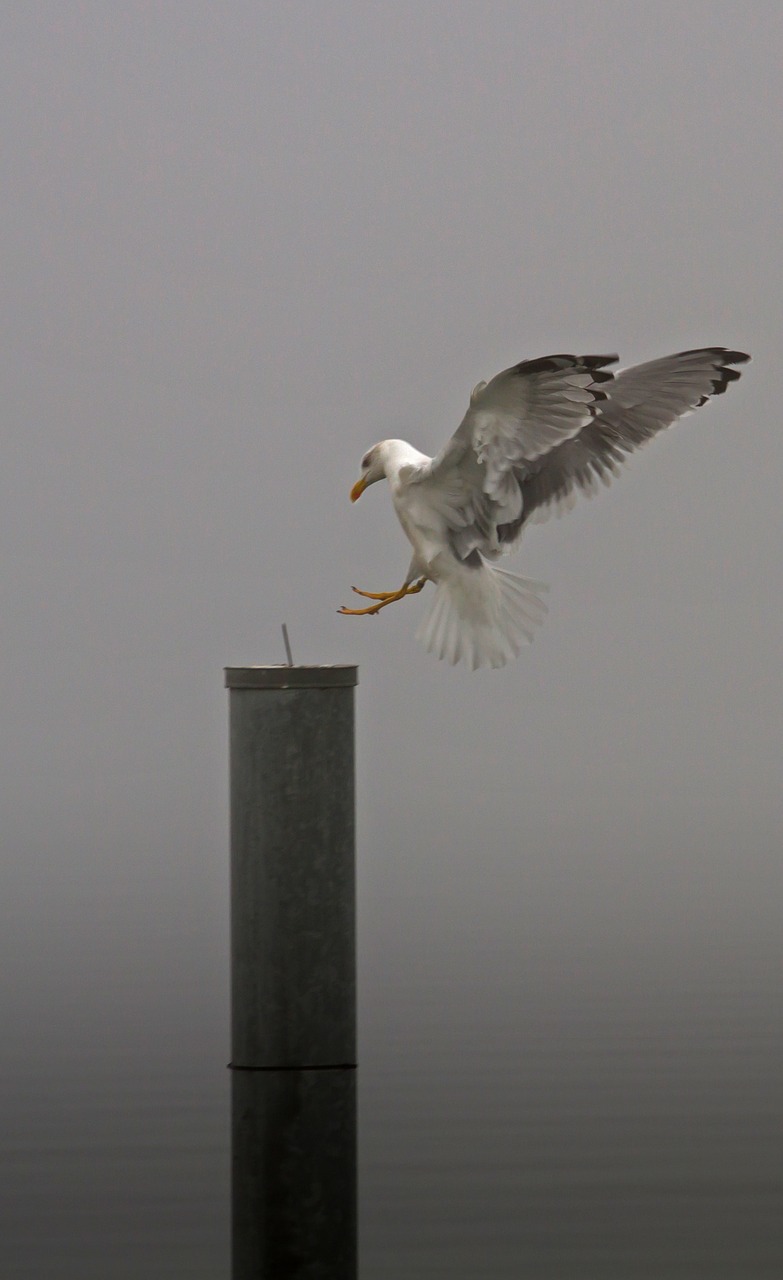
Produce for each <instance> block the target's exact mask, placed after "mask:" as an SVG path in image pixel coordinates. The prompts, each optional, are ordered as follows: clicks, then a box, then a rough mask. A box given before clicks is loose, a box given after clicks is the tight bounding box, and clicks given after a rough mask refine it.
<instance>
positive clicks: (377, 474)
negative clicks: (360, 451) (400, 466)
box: [351, 440, 386, 502]
mask: <svg viewBox="0 0 783 1280" xmlns="http://www.w3.org/2000/svg"><path fill="white" fill-rule="evenodd" d="M385 443H386V442H385V441H384V440H382V441H381V443H380V444H374V445H373V447H372V449H368V450H367V452H366V453H365V455H364V457H363V458H362V469H361V473H360V475H359V479H358V480H357V481H356V484H355V485H354V486H353V488H352V489H351V502H355V501H356V499H357V498H360V497H361V496H362V494H363V493H364V491H365V489H366V488H368V486H369V485H371V484H375V482H376V480H382V479H383V477H384V476H385V475H386V451H385V449H384V445H385Z"/></svg>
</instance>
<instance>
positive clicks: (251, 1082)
mask: <svg viewBox="0 0 783 1280" xmlns="http://www.w3.org/2000/svg"><path fill="white" fill-rule="evenodd" d="M356 682H357V669H356V667H353V666H333V667H282V666H266V667H228V668H226V685H227V687H228V688H229V689H230V691H231V692H230V740H231V1011H232V1017H231V1024H232V1025H231V1057H232V1060H231V1067H232V1211H233V1226H232V1275H233V1280H292V1278H294V1277H297V1278H298V1277H305V1276H307V1277H308V1280H317V1278H319V1277H323V1280H327V1277H328V1280H355V1277H356V1265H357V1264H356V1256H357V1250H356V1070H355V1068H356V959H355V936H356V909H355V877H354V854H355V839H354V710H353V703H354V686H355V684H356Z"/></svg>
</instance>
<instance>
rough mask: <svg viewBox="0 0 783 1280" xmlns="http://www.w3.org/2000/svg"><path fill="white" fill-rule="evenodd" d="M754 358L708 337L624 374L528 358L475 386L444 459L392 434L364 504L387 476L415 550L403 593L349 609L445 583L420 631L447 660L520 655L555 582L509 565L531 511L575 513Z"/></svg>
mask: <svg viewBox="0 0 783 1280" xmlns="http://www.w3.org/2000/svg"><path fill="white" fill-rule="evenodd" d="M749 359H750V356H749V355H746V353H745V352H743V351H730V350H728V349H727V348H726V347H702V348H698V349H696V350H693V351H680V352H678V353H677V354H676V355H671V356H664V357H663V358H662V359H660V360H650V361H648V362H647V363H646V364H638V365H633V366H632V367H631V368H629V369H622V370H620V371H619V372H614V371H612V370H610V369H609V367H608V366H610V365H613V364H616V362H617V360H618V357H617V356H616V355H608V356H573V355H555V356H544V357H542V358H541V359H537V360H523V361H522V362H521V363H520V364H516V365H514V366H513V367H512V368H511V369H505V370H504V371H503V372H502V373H499V374H497V376H496V377H494V378H493V379H492V380H491V381H490V382H479V384H478V385H477V386H476V387H475V388H474V389H473V392H472V394H471V397H470V404H469V406H468V410H467V413H466V414H465V417H464V418H463V419H462V422H461V424H460V426H459V427H458V428H457V430H456V431H455V433H454V435H453V436H452V437H451V439H450V440H449V441H448V443H447V444H446V445H445V446H444V448H443V449H441V451H440V453H438V454H437V455H436V456H435V457H434V458H429V457H427V455H426V454H424V453H420V452H419V450H418V449H414V447H413V445H410V444H408V443H407V441H405V440H381V441H380V443H379V444H375V445H373V446H372V448H371V449H369V450H368V451H367V453H366V454H365V455H364V457H363V458H362V461H361V474H360V476H359V479H358V480H357V481H356V484H355V485H354V486H353V488H352V489H351V501H352V502H355V501H356V500H357V498H359V497H360V496H361V494H363V493H364V490H365V489H367V488H368V487H369V486H370V485H371V484H375V483H376V481H378V480H382V479H383V478H384V477H385V478H386V479H387V480H388V482H389V487H390V489H391V496H392V502H393V504H394V509H395V511H396V513H397V517H398V519H399V521H400V524H401V525H402V527H403V530H404V531H405V534H406V535H407V537H408V540H409V542H410V543H411V545H412V547H413V556H412V559H411V562H410V567H409V569H408V572H407V575H406V577H405V581H404V582H403V584H402V586H401V587H400V588H399V590H397V591H361V590H359V588H358V587H352V588H351V590H352V591H354V592H355V593H356V594H357V595H359V596H364V597H365V598H366V599H368V600H371V601H372V602H373V603H372V604H369V605H367V606H365V607H364V608H357V609H348V608H346V607H345V606H343V607H342V608H341V609H340V610H338V612H339V613H341V614H345V615H349V616H354V617H356V616H362V615H363V616H376V617H377V615H378V614H379V613H380V611H381V610H382V609H385V608H387V606H388V605H390V604H394V603H395V602H396V601H398V600H404V599H405V598H406V596H412V595H416V594H417V593H418V592H420V591H421V590H422V589H423V588H424V586H425V585H426V583H427V582H432V583H434V585H435V596H434V599H433V602H432V608H431V610H430V613H429V616H428V617H427V618H426V620H425V622H424V623H423V625H422V627H421V629H420V631H419V633H418V638H419V639H420V640H421V641H422V643H423V644H424V647H425V648H426V649H427V650H428V651H429V652H430V653H433V654H434V655H435V656H436V657H437V658H441V659H446V660H447V661H449V662H451V663H452V664H454V663H457V662H465V663H466V664H467V665H468V666H469V667H470V668H472V669H473V670H475V669H476V668H477V667H502V666H505V664H506V663H507V662H508V661H510V660H511V659H512V658H516V657H518V655H519V653H520V650H521V648H522V646H523V644H524V643H526V642H529V641H530V640H532V638H533V633H534V630H535V628H536V627H537V626H539V625H540V623H541V622H542V621H543V619H544V615H545V614H546V611H547V610H546V604H545V603H544V601H543V599H542V592H543V591H545V590H546V587H545V585H544V584H543V583H540V582H534V581H533V580H532V579H529V578H523V577H520V576H519V575H518V574H514V573H509V572H508V570H506V569H501V568H500V567H499V566H498V565H497V564H496V561H497V560H499V559H500V557H501V556H502V555H504V554H505V553H506V552H508V551H512V550H513V549H514V548H515V547H516V546H517V544H518V542H519V541H520V538H521V536H522V534H523V532H524V530H525V527H526V526H527V524H528V523H530V522H536V523H537V522H540V521H542V520H545V519H546V518H547V517H548V516H549V515H551V514H560V513H561V512H563V511H568V510H570V509H571V507H572V506H573V505H574V503H575V502H576V499H577V496H578V494H579V492H580V491H581V492H582V493H585V494H587V495H588V496H589V495H592V494H593V493H595V492H596V491H597V490H598V488H599V481H601V482H603V483H604V484H609V482H610V480H611V478H612V476H613V475H616V474H617V473H618V471H619V469H620V465H621V463H623V462H624V461H625V458H626V455H627V454H630V453H633V451H634V450H635V449H638V448H640V447H641V445H643V444H646V443H647V441H648V440H651V439H652V437H653V436H655V435H657V434H658V432H659V431H663V430H664V428H665V427H670V426H671V425H672V423H674V422H676V421H677V419H678V418H682V417H684V416H685V415H686V414H688V413H692V412H693V410H694V409H698V408H699V407H700V406H701V405H703V404H706V402H707V401H708V400H710V399H711V398H712V397H713V396H716V395H721V394H722V393H723V392H724V391H725V390H726V388H727V387H728V385H729V383H730V382H736V380H737V379H738V378H739V376H740V373H739V371H738V370H737V369H735V368H734V367H733V366H734V365H738V364H744V363H745V362H746V361H748V360H749Z"/></svg>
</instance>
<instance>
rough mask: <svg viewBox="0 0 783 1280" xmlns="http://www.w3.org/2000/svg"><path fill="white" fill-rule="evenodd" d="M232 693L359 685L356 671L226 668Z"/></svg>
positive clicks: (294, 668)
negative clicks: (233, 690)
mask: <svg viewBox="0 0 783 1280" xmlns="http://www.w3.org/2000/svg"><path fill="white" fill-rule="evenodd" d="M225 672H226V687H227V688H228V689H332V688H334V687H335V686H342V685H354V684H357V683H358V673H357V669H356V667H351V666H340V665H336V666H331V667H288V666H284V665H280V666H278V665H275V666H266V667H226V669H225Z"/></svg>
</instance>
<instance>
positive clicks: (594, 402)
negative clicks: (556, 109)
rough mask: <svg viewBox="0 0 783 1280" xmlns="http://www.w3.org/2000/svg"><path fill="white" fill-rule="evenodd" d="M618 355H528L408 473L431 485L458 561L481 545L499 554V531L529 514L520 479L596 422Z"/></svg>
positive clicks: (485, 386)
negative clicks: (422, 463)
mask: <svg viewBox="0 0 783 1280" xmlns="http://www.w3.org/2000/svg"><path fill="white" fill-rule="evenodd" d="M616 360H617V356H615V355H609V356H572V355H555V356H546V357H544V358H542V359H540V360H523V361H522V362H521V364H517V365H514V367H513V368H511V369H505V370H504V371H503V373H499V374H498V375H497V376H496V377H494V378H493V379H492V381H491V382H489V383H479V385H478V386H477V387H476V388H475V390H474V391H473V394H472V396H471V401H470V407H469V409H468V411H467V413H466V414H465V417H464V418H463V420H462V423H461V424H460V426H459V427H458V429H457V431H456V432H455V433H454V435H453V436H452V438H451V440H450V441H449V442H448V444H447V445H446V446H445V448H444V449H442V450H441V452H440V453H439V454H438V455H437V457H435V458H433V460H432V462H430V463H428V464H426V465H425V466H423V467H421V468H417V469H416V470H415V471H413V470H412V471H411V473H410V474H409V476H408V477H407V478H408V480H409V483H413V484H421V485H422V486H424V487H426V491H427V499H428V501H430V502H431V503H432V504H433V505H434V506H436V507H437V509H438V511H439V513H440V514H441V515H442V516H443V517H444V518H445V520H446V523H447V525H448V527H449V529H450V531H451V545H452V549H453V550H454V552H455V553H456V554H457V555H458V556H459V557H460V559H463V560H464V559H466V558H467V556H469V555H470V554H471V552H472V551H474V550H477V549H478V550H479V551H481V552H482V553H483V554H484V555H487V556H497V555H499V554H500V552H501V550H502V549H503V548H502V546H501V543H502V542H503V538H502V536H499V531H500V530H501V529H503V528H509V527H510V526H512V525H518V524H519V521H520V520H521V519H522V518H523V516H524V512H523V502H522V490H521V485H520V482H521V479H522V477H527V476H528V475H529V474H530V468H531V467H533V466H535V465H536V463H537V462H538V461H539V460H540V459H542V458H545V457H547V456H548V454H549V453H550V452H551V451H552V450H553V449H555V448H557V447H558V446H561V445H563V444H564V443H565V442H567V441H569V440H571V439H573V438H574V437H577V436H578V435H579V433H580V432H582V431H583V430H584V429H585V428H586V427H587V426H588V425H589V424H590V423H592V422H594V420H595V419H596V416H597V414H598V413H599V412H600V411H601V408H602V407H603V405H604V404H605V403H606V397H607V393H608V388H609V386H610V385H611V383H612V374H611V373H610V372H609V371H608V370H607V369H606V366H607V365H610V364H613V363H614V362H615V361H616ZM520 527H521V526H520Z"/></svg>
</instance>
